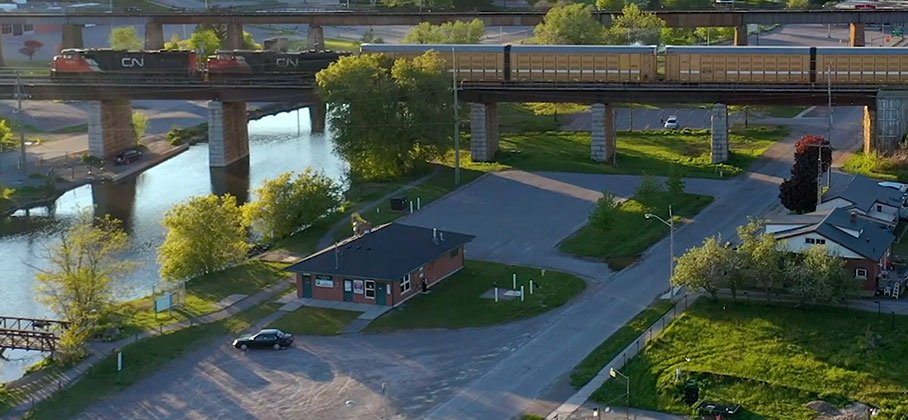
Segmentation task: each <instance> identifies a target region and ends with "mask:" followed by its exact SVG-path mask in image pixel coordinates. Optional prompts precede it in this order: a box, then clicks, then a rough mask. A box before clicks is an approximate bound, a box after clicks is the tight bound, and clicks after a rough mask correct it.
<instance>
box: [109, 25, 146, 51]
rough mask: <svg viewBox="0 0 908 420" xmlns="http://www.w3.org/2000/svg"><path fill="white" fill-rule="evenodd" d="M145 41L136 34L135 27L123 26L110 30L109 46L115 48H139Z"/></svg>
mask: <svg viewBox="0 0 908 420" xmlns="http://www.w3.org/2000/svg"><path fill="white" fill-rule="evenodd" d="M144 47H145V42H144V41H142V40H141V39H140V38H139V35H138V34H136V28H135V27H133V26H125V27H122V28H113V29H111V30H110V48H112V49H115V50H141V49H142V48H144Z"/></svg>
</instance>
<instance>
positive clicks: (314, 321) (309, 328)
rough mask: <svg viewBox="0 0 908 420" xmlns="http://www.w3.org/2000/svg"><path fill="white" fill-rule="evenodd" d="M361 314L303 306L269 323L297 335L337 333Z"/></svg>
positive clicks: (273, 326)
mask: <svg viewBox="0 0 908 420" xmlns="http://www.w3.org/2000/svg"><path fill="white" fill-rule="evenodd" d="M359 315H360V312H352V311H341V310H338V309H327V308H310V307H306V306H304V307H302V308H299V309H297V310H295V311H293V312H290V313H289V314H286V315H284V316H282V317H280V318H279V319H277V320H276V321H274V322H272V323H271V324H269V325H268V328H277V329H279V330H281V331H284V332H288V333H291V334H297V335H336V334H340V332H341V331H343V329H344V327H345V326H347V324H349V323H350V321H353V320H354V319H356V317H358V316H359Z"/></svg>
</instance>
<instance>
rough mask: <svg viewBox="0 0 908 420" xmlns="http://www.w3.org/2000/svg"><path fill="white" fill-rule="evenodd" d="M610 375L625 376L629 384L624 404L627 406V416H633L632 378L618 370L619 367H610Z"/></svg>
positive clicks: (614, 376)
mask: <svg viewBox="0 0 908 420" xmlns="http://www.w3.org/2000/svg"><path fill="white" fill-rule="evenodd" d="M608 375H609V376H611V377H613V378H617V377H619V376H620V377H622V378H624V383H625V385H626V386H627V389H626V391H625V392H624V405H625V406H627V418H631V379H630V378H628V377H627V376H626V375H625V374H623V373H621V372H618V369H615V368H609V369H608Z"/></svg>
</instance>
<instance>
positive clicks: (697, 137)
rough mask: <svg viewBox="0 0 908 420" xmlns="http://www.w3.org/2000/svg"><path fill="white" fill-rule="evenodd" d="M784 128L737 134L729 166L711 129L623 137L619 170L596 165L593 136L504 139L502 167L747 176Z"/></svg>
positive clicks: (512, 136)
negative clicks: (715, 150)
mask: <svg viewBox="0 0 908 420" xmlns="http://www.w3.org/2000/svg"><path fill="white" fill-rule="evenodd" d="M787 135H788V129H787V128H783V127H769V126H751V127H750V128H748V129H746V130H733V131H732V132H731V139H730V146H731V155H730V158H729V161H728V162H726V163H723V164H719V165H713V164H712V163H710V139H709V132H708V131H707V130H680V131H668V130H666V131H634V132H619V133H618V157H617V163H618V167H617V168H616V167H614V166H612V165H608V164H604V163H598V162H593V161H592V160H590V141H591V136H590V134H589V133H570V132H548V133H524V134H510V135H503V136H502V137H501V140H500V142H501V143H500V145H501V146H500V148H501V150H500V151H499V154H498V159H497V160H498V162H499V163H501V164H503V165H506V166H510V167H514V168H519V169H525V170H530V171H561V172H583V173H621V174H641V173H644V172H645V173H648V174H651V175H666V174H667V173H668V168H669V166H670V165H671V164H675V165H677V166H678V167H679V169H681V170H682V171H683V172H684V176H686V177H695V178H727V177H730V176H734V175H738V174H740V173H742V172H744V171H745V170H746V169H747V168H748V167H749V166H750V164H751V163H753V161H754V160H756V159H757V158H758V157H759V156H760V155H762V154H763V153H764V152H765V151H766V150H767V149H769V147H770V146H772V145H773V144H774V143H775V142H777V141H779V140H782V139H784V138H785V137H786V136H787Z"/></svg>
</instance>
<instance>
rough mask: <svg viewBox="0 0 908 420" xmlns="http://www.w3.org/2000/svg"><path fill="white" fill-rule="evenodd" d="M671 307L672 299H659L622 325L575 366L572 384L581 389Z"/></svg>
mask: <svg viewBox="0 0 908 420" xmlns="http://www.w3.org/2000/svg"><path fill="white" fill-rule="evenodd" d="M671 308H672V303H671V302H670V301H668V300H657V301H655V302H653V303H652V304H651V305H650V306H648V307H646V308H645V309H643V311H641V312H640V313H639V314H637V316H635V317H634V319H631V320H630V321H628V323H627V324H624V325H623V326H621V328H619V329H618V331H615V333H614V334H612V335H610V336H609V338H607V339H605V341H603V342H602V344H600V345H599V346H598V347H596V349H595V350H593V351H592V352H590V354H589V355H587V356H586V358H584V359H583V361H581V362H580V363H579V364H578V365H577V366H575V367H574V370H572V371H571V386H573V387H574V388H577V389H580V388H582V387H583V386H584V385H586V384H587V382H589V381H590V380H592V379H593V378H594V377H595V376H596V374H598V373H599V371H600V370H602V368H603V367H605V365H606V364H607V363H608V362H610V361H611V360H612V359H614V358H615V356H618V354H619V353H621V350H624V349H625V348H626V347H627V346H629V345H630V344H631V343H633V342H634V340H636V339H637V337H639V336H640V334H643V332H644V331H646V330H647V328H649V327H650V326H652V325H653V323H655V322H656V321H658V320H659V318H662V315H665V313H666V312H668V311H669V310H670V309H671Z"/></svg>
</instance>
